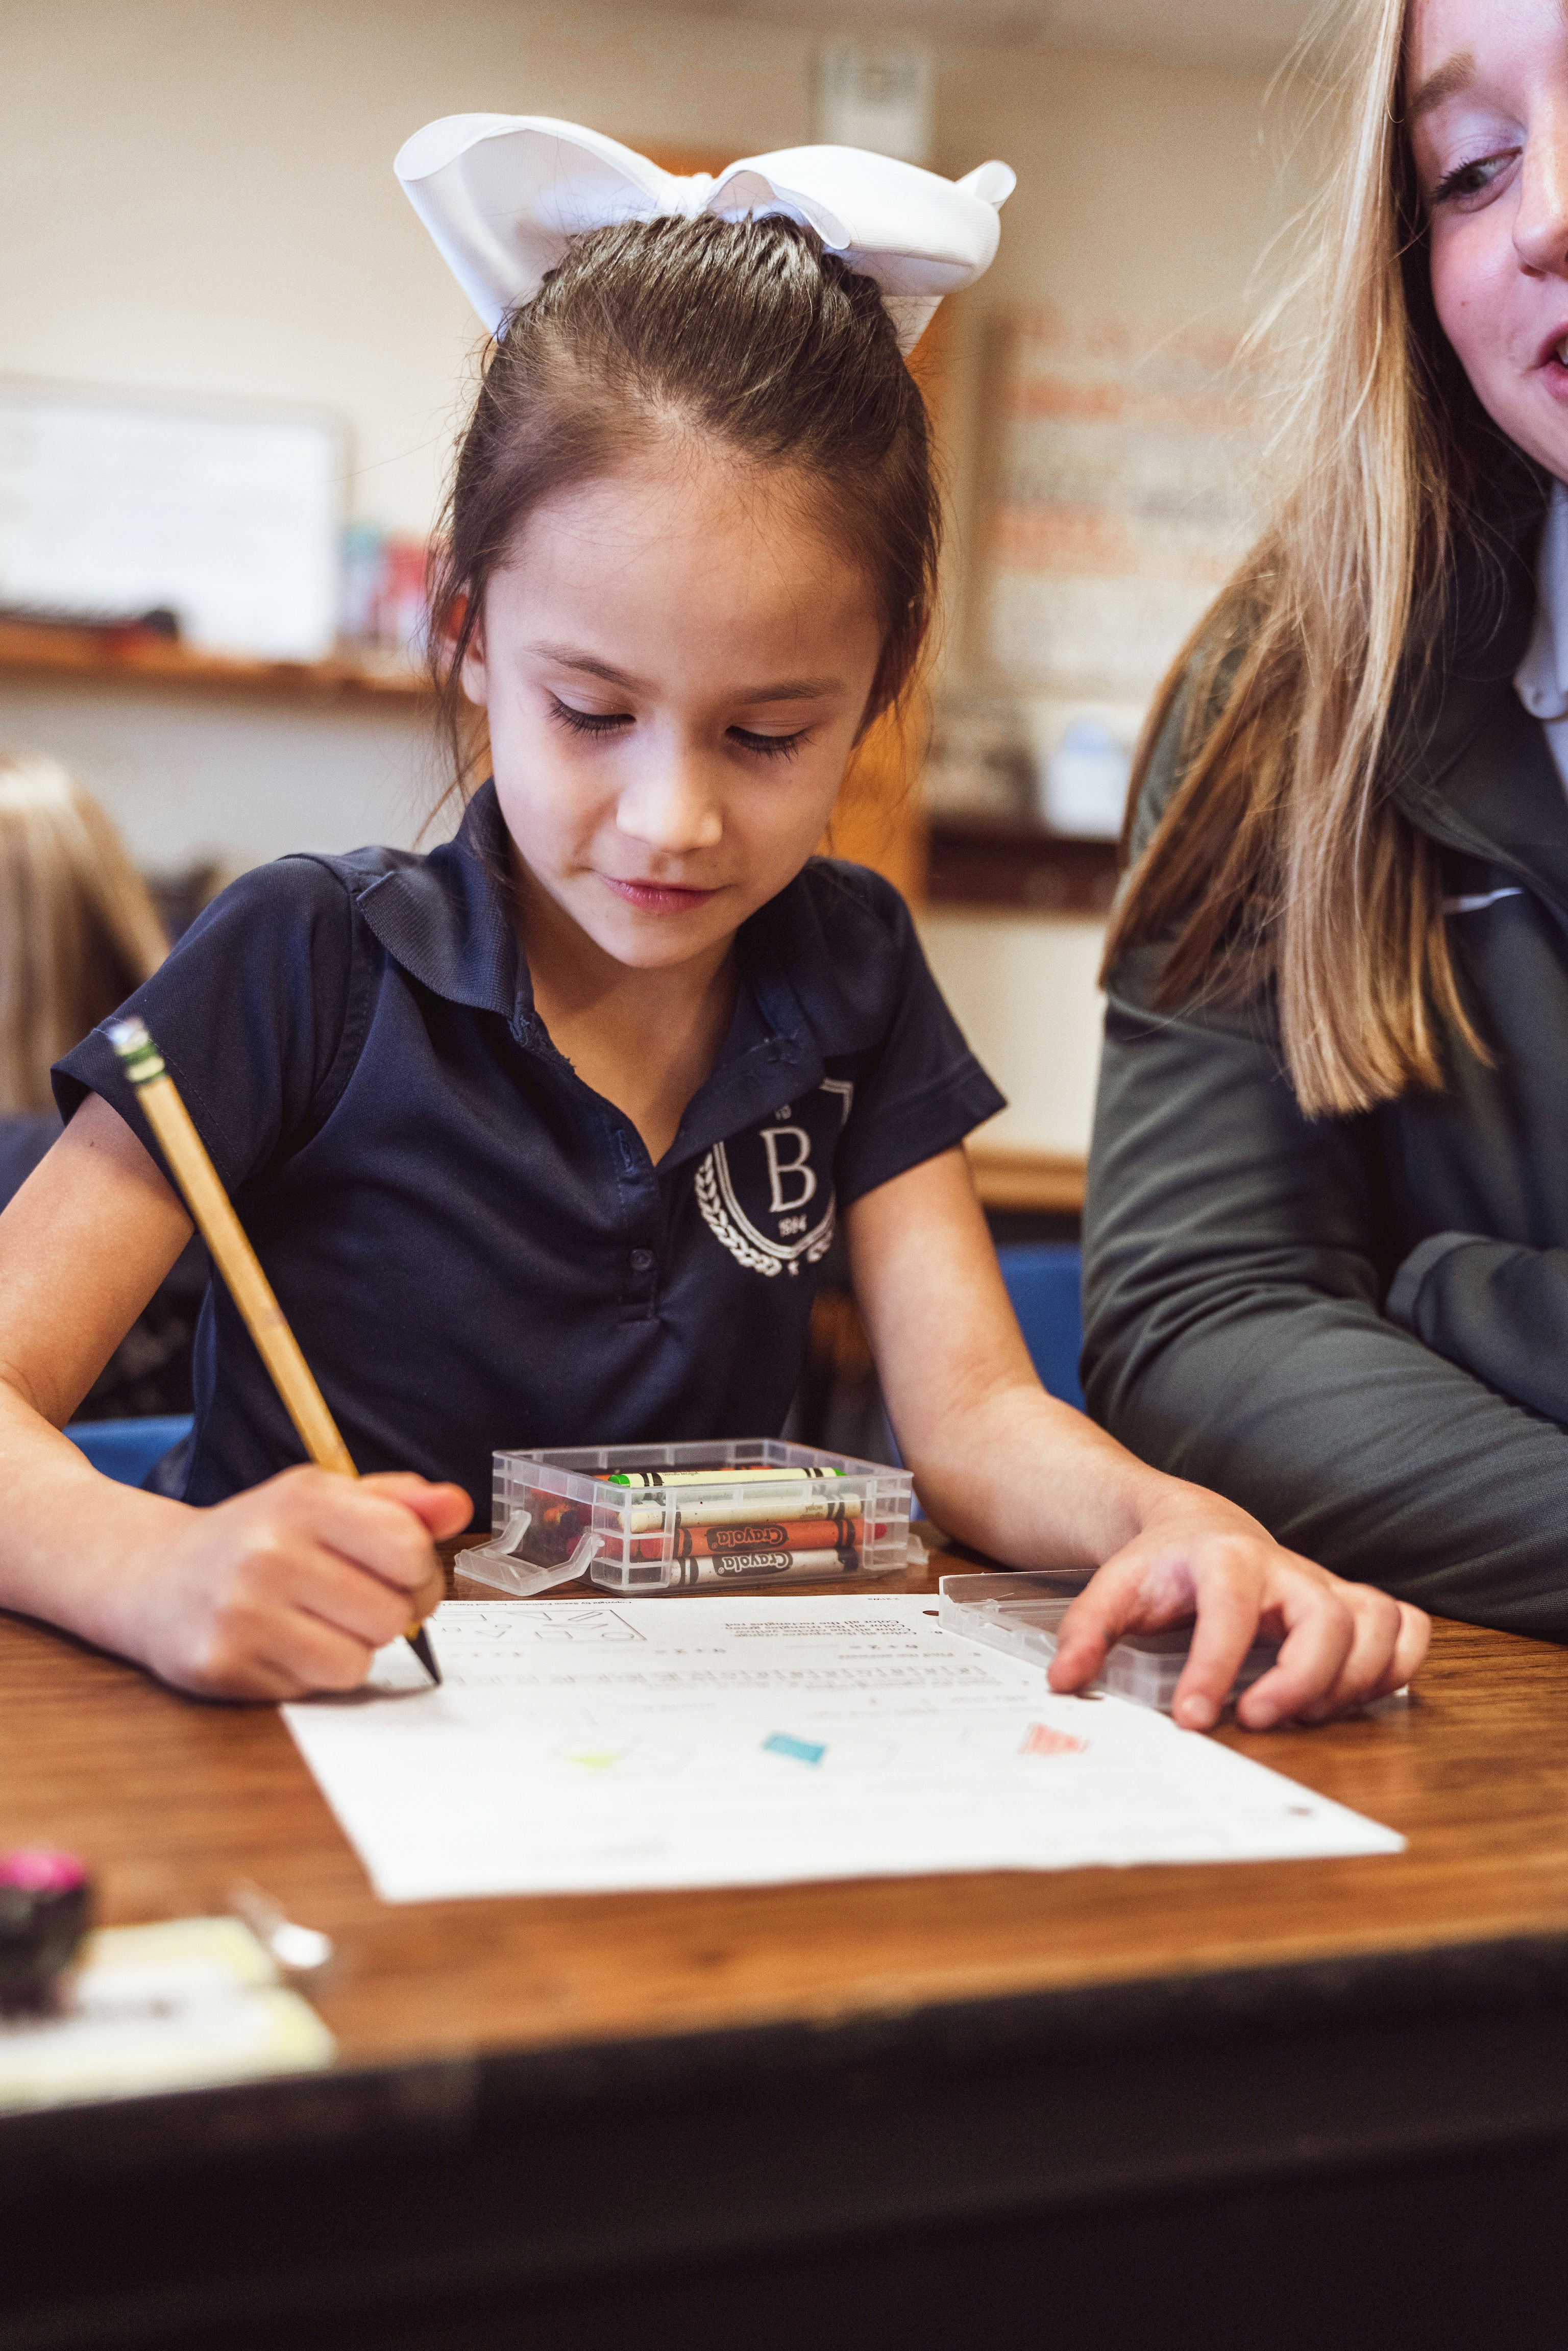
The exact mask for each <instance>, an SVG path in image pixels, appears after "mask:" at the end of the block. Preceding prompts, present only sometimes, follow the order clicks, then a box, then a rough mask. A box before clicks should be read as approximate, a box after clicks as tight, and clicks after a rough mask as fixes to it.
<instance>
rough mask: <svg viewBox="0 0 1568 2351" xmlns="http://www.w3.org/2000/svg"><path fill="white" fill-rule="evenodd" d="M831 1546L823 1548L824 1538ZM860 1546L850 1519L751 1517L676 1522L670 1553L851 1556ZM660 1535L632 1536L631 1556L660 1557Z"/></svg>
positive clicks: (680, 1555)
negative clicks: (718, 1522) (732, 1521)
mask: <svg viewBox="0 0 1568 2351" xmlns="http://www.w3.org/2000/svg"><path fill="white" fill-rule="evenodd" d="M830 1538H831V1543H832V1549H831V1551H830V1550H829V1549H828V1548H827V1541H828V1539H830ZM859 1548H860V1528H859V1525H858V1523H857V1521H856V1520H853V1519H841V1520H837V1521H833V1520H821V1519H802V1520H798V1521H797V1520H789V1519H771V1520H768V1519H764V1520H750V1521H748V1522H747V1524H746V1525H744V1526H727V1527H712V1526H708V1527H692V1526H683V1525H680V1524H678V1523H677V1525H676V1527H675V1530H674V1543H673V1547H672V1550H671V1552H670V1556H671V1557H672V1558H674V1559H734V1558H736V1557H737V1555H738V1554H740V1553H741V1552H810V1553H811V1554H812V1556H813V1557H814V1558H819V1559H833V1560H840V1559H842V1558H843V1557H845V1556H850V1557H852V1556H853V1554H854V1553H855V1552H857V1551H858V1550H859ZM663 1556H664V1537H663V1536H662V1535H643V1536H638V1537H636V1538H634V1539H633V1541H632V1558H633V1559H660V1558H662V1557H663Z"/></svg>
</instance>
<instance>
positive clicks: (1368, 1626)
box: [1301, 1585, 1432, 1722]
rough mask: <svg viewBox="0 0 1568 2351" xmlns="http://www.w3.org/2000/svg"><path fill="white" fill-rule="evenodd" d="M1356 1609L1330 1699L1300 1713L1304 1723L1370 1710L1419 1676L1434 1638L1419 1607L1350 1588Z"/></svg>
mask: <svg viewBox="0 0 1568 2351" xmlns="http://www.w3.org/2000/svg"><path fill="white" fill-rule="evenodd" d="M1353 1589H1354V1593H1355V1601H1356V1606H1357V1620H1358V1621H1357V1629H1356V1638H1355V1644H1354V1647H1353V1649H1352V1651H1351V1654H1350V1656H1349V1658H1348V1659H1347V1661H1346V1664H1345V1667H1344V1670H1343V1673H1342V1674H1341V1675H1340V1677H1339V1680H1338V1682H1337V1683H1336V1684H1335V1686H1334V1687H1333V1690H1332V1691H1331V1692H1330V1693H1329V1695H1328V1697H1327V1698H1322V1699H1320V1700H1319V1702H1318V1703H1317V1705H1315V1706H1312V1707H1305V1708H1302V1710H1301V1719H1302V1721H1303V1722H1327V1721H1328V1720H1329V1719H1330V1718H1331V1717H1332V1716H1333V1715H1336V1714H1349V1713H1352V1712H1354V1709H1355V1708H1357V1707H1362V1706H1372V1705H1374V1704H1375V1702H1376V1700H1377V1699H1378V1698H1387V1697H1388V1696H1389V1695H1390V1694H1391V1693H1392V1692H1393V1691H1395V1690H1396V1689H1403V1688H1404V1687H1405V1685H1406V1682H1407V1681H1408V1680H1409V1679H1410V1677H1411V1676H1412V1675H1413V1674H1414V1673H1416V1671H1417V1669H1418V1668H1419V1667H1420V1664H1421V1660H1422V1658H1423V1657H1424V1656H1426V1654H1427V1643H1428V1641H1429V1640H1430V1639H1431V1635H1432V1621H1431V1618H1430V1617H1429V1616H1427V1614H1425V1612H1424V1611H1423V1610H1421V1609H1419V1608H1412V1607H1410V1606H1409V1605H1408V1604H1407V1603H1406V1602H1405V1601H1403V1600H1396V1599H1394V1598H1393V1596H1392V1595H1391V1594H1390V1593H1386V1592H1376V1591H1372V1590H1369V1589H1367V1588H1366V1587H1364V1586H1359V1585H1358V1586H1354V1587H1353Z"/></svg>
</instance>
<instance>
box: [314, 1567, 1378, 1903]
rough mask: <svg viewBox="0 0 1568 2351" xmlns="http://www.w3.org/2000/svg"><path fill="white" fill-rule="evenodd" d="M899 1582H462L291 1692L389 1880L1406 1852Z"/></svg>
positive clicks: (682, 1875)
mask: <svg viewBox="0 0 1568 2351" xmlns="http://www.w3.org/2000/svg"><path fill="white" fill-rule="evenodd" d="M935 1605H936V1604H935V1602H934V1601H932V1600H930V1599H929V1598H927V1597H926V1596H925V1595H924V1594H921V1593H884V1594H883V1595H882V1596H881V1597H880V1598H871V1597H860V1596H857V1597H855V1598H845V1599H838V1598H830V1599H774V1598H768V1599H755V1600H754V1599H741V1598H730V1597H728V1596H725V1597H715V1598H711V1599H709V1598H699V1599H678V1600H676V1599H667V1600H612V1599H609V1598H606V1599H604V1600H516V1601H484V1602H475V1601H459V1602H456V1603H450V1604H447V1605H446V1606H445V1607H444V1608H441V1609H438V1610H437V1612H436V1614H435V1615H434V1617H433V1618H432V1619H431V1623H430V1634H431V1637H432V1639H433V1641H434V1645H435V1648H436V1651H437V1654H438V1655H439V1656H440V1660H441V1666H442V1670H443V1673H444V1676H445V1679H444V1683H443V1686H442V1687H440V1688H439V1689H435V1688H432V1687H430V1686H429V1685H428V1684H426V1683H424V1682H423V1677H422V1675H421V1673H420V1668H419V1667H418V1665H417V1664H416V1663H415V1661H414V1659H413V1656H412V1655H411V1654H410V1653H409V1652H408V1651H407V1650H406V1649H405V1648H403V1647H402V1645H401V1644H400V1645H398V1646H397V1647H395V1648H393V1649H391V1650H387V1651H384V1652H383V1653H382V1656H381V1657H380V1658H379V1659H378V1660H377V1667H376V1672H375V1676H374V1677H373V1680H372V1684H371V1687H369V1688H367V1689H365V1690H363V1691H359V1692H356V1693H355V1694H354V1695H353V1696H352V1697H350V1698H319V1699H314V1700H311V1701H308V1702H307V1703H302V1704H298V1705H294V1706H287V1707H285V1708H284V1709H283V1713H284V1719H285V1720H286V1721H287V1724H288V1727H289V1729H290V1730H291V1731H292V1732H293V1734H294V1737H295V1739H296V1740H298V1745H299V1749H300V1751H301V1753H302V1754H303V1755H304V1757H305V1760H306V1761H307V1762H308V1765H309V1766H310V1769H311V1771H313V1772H314V1773H315V1775H316V1778H317V1780H318V1781H319V1783H320V1786H321V1789H322V1791H323V1792H324V1794H325V1795H326V1798H327V1801H328V1802H329V1804H330V1805H331V1807H332V1810H333V1811H334V1813H336V1814H337V1816H338V1819H339V1821H340V1823H341V1824H342V1827H343V1829H344V1832H345V1834H347V1835H348V1837H349V1839H350V1843H351V1844H353V1846H354V1848H355V1850H356V1852H357V1853H358V1854H359V1855H360V1857H361V1860H362V1861H363V1863H364V1865H365V1867H366V1868H367V1870H368V1871H369V1872H370V1875H371V1880H372V1882H373V1884H374V1886H375V1888H376V1891H377V1893H378V1894H379V1895H380V1896H382V1900H383V1901H387V1902H428V1901H437V1900H444V1899H447V1898H450V1897H453V1896H467V1895H486V1894H588V1893H613V1892H623V1891H632V1890H633V1889H644V1888H650V1887H664V1886H769V1885H777V1884H779V1883H782V1882H785V1881H788V1880H790V1879H800V1878H824V1877H885V1876H905V1875H909V1876H915V1875H920V1874H923V1873H926V1872H931V1871H952V1870H980V1869H1069V1868H1078V1867H1082V1866H1083V1865H1092V1864H1108V1865H1124V1864H1127V1863H1132V1862H1177V1861H1273V1860H1287V1859H1292V1858H1297V1857H1302V1856H1306V1855H1325V1854H1371V1853H1397V1852H1398V1851H1399V1850H1400V1848H1401V1845H1402V1844H1403V1840H1402V1839H1401V1838H1400V1837H1397V1836H1396V1835H1395V1834H1393V1832H1392V1831H1391V1830H1388V1829H1385V1828H1379V1827H1378V1826H1377V1825H1376V1824H1375V1823H1374V1822H1372V1821H1366V1820H1363V1819H1362V1818H1361V1817H1360V1816H1359V1815H1358V1814H1357V1813H1350V1812H1346V1811H1345V1810H1344V1809H1343V1806H1342V1805H1339V1804H1333V1803H1330V1802H1327V1801H1326V1799H1325V1798H1323V1797H1322V1796H1317V1795H1314V1794H1313V1793H1312V1792H1311V1791H1310V1790H1308V1789H1306V1788H1302V1787H1301V1786H1299V1785H1298V1784H1297V1783H1296V1782H1294V1781H1292V1780H1286V1779H1282V1778H1281V1776H1280V1775H1279V1774H1278V1773H1277V1772H1273V1771H1265V1770H1264V1769H1263V1768H1262V1766H1261V1765H1260V1764H1257V1763H1253V1762H1250V1761H1248V1760H1247V1759H1246V1758H1244V1757H1242V1756H1239V1755H1236V1754H1233V1753H1232V1752H1231V1751H1230V1750H1228V1749H1227V1748H1224V1747H1220V1746H1217V1745H1216V1744H1215V1743H1214V1742H1213V1741H1212V1740H1207V1739H1204V1738H1200V1737H1197V1736H1196V1735H1194V1734H1193V1733H1192V1732H1189V1731H1181V1730H1177V1729H1176V1728H1175V1726H1174V1725H1173V1724H1172V1723H1171V1722H1169V1721H1168V1720H1167V1719H1166V1718H1165V1717H1164V1716H1163V1715H1159V1714H1155V1713H1153V1712H1151V1711H1150V1710H1149V1709H1148V1708H1143V1707H1136V1706H1133V1705H1130V1704H1129V1703H1127V1702H1126V1701H1125V1700H1124V1699H1121V1698H1087V1699H1086V1698H1058V1697H1055V1696H1054V1695H1053V1694H1052V1693H1051V1690H1050V1689H1049V1688H1048V1687H1047V1685H1046V1679H1045V1675H1044V1673H1043V1672H1042V1671H1041V1669H1040V1667H1037V1666H1031V1665H1026V1664H1025V1663H1023V1662H1022V1660H1020V1659H1017V1658H1013V1657H1009V1656H1000V1655H998V1652H997V1651H995V1650H993V1649H985V1648H982V1647H980V1646H978V1645H977V1643H975V1642H972V1641H967V1640H965V1639H963V1638H962V1637H960V1636H959V1635H955V1634H950V1633H945V1632H943V1631H942V1630H941V1629H940V1628H939V1626H938V1625H937V1623H936V1616H935V1614H934V1613H933V1612H934V1609H935Z"/></svg>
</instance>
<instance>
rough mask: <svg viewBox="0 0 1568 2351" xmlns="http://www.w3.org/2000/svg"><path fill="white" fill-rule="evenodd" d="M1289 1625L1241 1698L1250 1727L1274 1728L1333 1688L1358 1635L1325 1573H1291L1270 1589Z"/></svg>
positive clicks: (1240, 1709)
mask: <svg viewBox="0 0 1568 2351" xmlns="http://www.w3.org/2000/svg"><path fill="white" fill-rule="evenodd" d="M1271 1598H1272V1601H1273V1604H1274V1605H1276V1606H1277V1607H1278V1608H1279V1611H1280V1614H1281V1616H1282V1617H1283V1619H1284V1621H1285V1625H1286V1626H1287V1631H1286V1634H1285V1638H1284V1640H1283V1641H1282V1642H1281V1646H1280V1654H1279V1656H1278V1657H1277V1658H1276V1659H1275V1661H1274V1663H1273V1664H1272V1665H1271V1666H1270V1668H1269V1670H1268V1672H1267V1673H1266V1674H1262V1675H1260V1677H1259V1678H1258V1680H1257V1681H1255V1682H1254V1683H1253V1685H1252V1687H1251V1688H1250V1689H1249V1690H1248V1691H1247V1692H1246V1693H1245V1694H1244V1696H1243V1697H1242V1698H1239V1700H1238V1701H1237V1707H1236V1719H1237V1720H1238V1721H1239V1723H1241V1724H1243V1725H1244V1726H1245V1728H1246V1729H1249V1730H1271V1729H1273V1727H1274V1725H1275V1724H1276V1723H1277V1722H1284V1721H1287V1720H1289V1719H1291V1717H1292V1716H1294V1715H1299V1714H1301V1710H1302V1708H1304V1707H1308V1706H1311V1705H1312V1703H1313V1701H1314V1700H1316V1699H1317V1698H1321V1697H1322V1694H1323V1692H1324V1691H1325V1690H1329V1689H1332V1688H1333V1686H1334V1684H1335V1682H1336V1681H1337V1680H1338V1679H1339V1677H1340V1675H1341V1673H1342V1672H1343V1668H1344V1662H1345V1659H1346V1658H1347V1657H1348V1656H1349V1655H1350V1652H1351V1647H1352V1645H1353V1643H1354V1639H1355V1619H1354V1616H1353V1614H1352V1613H1351V1610H1350V1608H1349V1606H1348V1605H1347V1604H1346V1603H1345V1602H1344V1601H1343V1599H1342V1598H1341V1597H1340V1594H1339V1592H1338V1591H1337V1590H1336V1588H1335V1586H1334V1585H1333V1583H1331V1582H1330V1581H1329V1580H1328V1578H1327V1577H1322V1576H1320V1575H1319V1574H1318V1573H1317V1572H1316V1571H1314V1572H1313V1574H1312V1577H1311V1578H1308V1577H1307V1576H1306V1575H1304V1574H1303V1575H1297V1574H1292V1573H1286V1574H1285V1575H1284V1576H1282V1577H1281V1579H1280V1580H1279V1583H1278V1587H1277V1589H1276V1591H1275V1592H1274V1593H1273V1594H1272V1595H1271Z"/></svg>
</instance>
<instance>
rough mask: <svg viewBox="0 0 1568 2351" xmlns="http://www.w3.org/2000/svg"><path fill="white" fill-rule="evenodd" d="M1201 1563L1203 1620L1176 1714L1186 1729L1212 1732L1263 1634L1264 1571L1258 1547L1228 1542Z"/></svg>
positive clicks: (1199, 1606) (1199, 1621) (1185, 1669)
mask: <svg viewBox="0 0 1568 2351" xmlns="http://www.w3.org/2000/svg"><path fill="white" fill-rule="evenodd" d="M1195 1565H1196V1571H1197V1573H1196V1581H1197V1623H1196V1624H1195V1625H1194V1626H1193V1628H1192V1643H1191V1646H1190V1647H1189V1648H1188V1650H1187V1656H1186V1665H1185V1666H1184V1667H1183V1668H1182V1674H1181V1679H1180V1680H1179V1681H1178V1682H1177V1684H1176V1695H1175V1697H1174V1698H1173V1699H1172V1701H1171V1716H1172V1719H1173V1720H1175V1721H1176V1722H1179V1723H1180V1724H1181V1726H1182V1729H1184V1730H1209V1729H1212V1728H1213V1726H1214V1725H1215V1723H1217V1722H1218V1719H1219V1716H1220V1711H1221V1709H1222V1708H1223V1707H1224V1705H1225V1701H1226V1699H1227V1698H1228V1697H1229V1695H1230V1687H1231V1684H1232V1683H1233V1682H1234V1681H1235V1679H1236V1676H1237V1672H1238V1669H1239V1667H1240V1664H1241V1660H1242V1658H1243V1657H1244V1656H1246V1655H1247V1652H1248V1650H1249V1648H1250V1647H1251V1646H1252V1643H1253V1640H1254V1637H1255V1636H1256V1634H1257V1629H1258V1611H1259V1606H1260V1600H1261V1597H1262V1591H1263V1567H1262V1561H1261V1558H1260V1553H1259V1550H1258V1546H1257V1545H1255V1544H1253V1543H1249V1542H1245V1541H1230V1540H1228V1539H1222V1540H1221V1541H1218V1542H1217V1543H1215V1544H1213V1545H1212V1546H1209V1547H1208V1548H1207V1554H1206V1555H1204V1556H1201V1557H1200V1558H1199V1559H1198V1560H1197V1562H1195Z"/></svg>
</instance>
